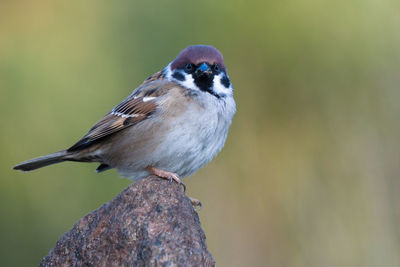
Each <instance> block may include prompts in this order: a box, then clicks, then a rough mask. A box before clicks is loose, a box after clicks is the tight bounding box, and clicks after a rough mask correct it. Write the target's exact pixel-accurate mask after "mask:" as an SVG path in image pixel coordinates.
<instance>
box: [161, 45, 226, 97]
mask: <svg viewBox="0 0 400 267" xmlns="http://www.w3.org/2000/svg"><path fill="white" fill-rule="evenodd" d="M164 73H165V76H166V78H167V79H169V80H171V81H174V82H177V83H178V84H180V85H182V86H183V87H185V88H187V89H191V90H197V91H203V92H207V93H210V94H212V95H213V96H215V97H217V98H224V97H226V96H228V95H232V84H231V82H230V80H229V77H228V74H227V72H226V68H225V64H224V59H223V57H222V54H221V52H219V51H218V50H217V49H216V48H215V47H212V46H208V45H193V46H189V47H187V48H185V49H184V50H182V51H181V52H180V53H179V55H178V56H177V57H176V59H175V60H174V61H172V62H171V63H170V64H168V66H167V67H166V68H165V69H164Z"/></svg>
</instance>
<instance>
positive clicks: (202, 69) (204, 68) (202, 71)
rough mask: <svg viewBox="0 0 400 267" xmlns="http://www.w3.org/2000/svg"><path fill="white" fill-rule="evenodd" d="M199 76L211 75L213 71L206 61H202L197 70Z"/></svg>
mask: <svg viewBox="0 0 400 267" xmlns="http://www.w3.org/2000/svg"><path fill="white" fill-rule="evenodd" d="M195 74H196V76H197V77H202V76H210V75H211V74H212V71H211V69H210V67H209V66H208V65H207V64H206V63H202V64H201V65H200V66H199V67H198V68H197V69H196V71H195Z"/></svg>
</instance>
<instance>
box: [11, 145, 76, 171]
mask: <svg viewBox="0 0 400 267" xmlns="http://www.w3.org/2000/svg"><path fill="white" fill-rule="evenodd" d="M69 154H70V153H69V152H67V151H66V150H63V151H59V152H55V153H52V154H49V155H46V156H42V157H37V158H34V159H31V160H27V161H24V162H21V163H20V164H18V165H16V166H14V168H13V169H14V170H21V171H24V172H27V171H32V170H36V169H39V168H42V167H44V166H47V165H51V164H55V163H60V162H63V161H65V160H67V158H66V156H67V155H69Z"/></svg>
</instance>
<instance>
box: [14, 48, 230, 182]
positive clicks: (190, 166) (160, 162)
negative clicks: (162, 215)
mask: <svg viewBox="0 0 400 267" xmlns="http://www.w3.org/2000/svg"><path fill="white" fill-rule="evenodd" d="M235 113H236V103H235V100H234V98H233V86H232V83H231V81H230V78H229V76H228V73H227V69H226V66H225V63H224V59H223V56H222V54H221V52H220V51H219V50H218V49H216V48H215V47H213V46H209V45H192V46H188V47H186V48H185V49H183V50H182V51H181V52H180V53H179V54H178V56H177V57H176V58H175V59H174V60H173V61H172V62H170V63H169V64H168V65H167V66H166V67H165V68H164V69H162V70H161V71H159V72H156V73H155V74H153V75H151V76H150V77H149V78H147V79H146V80H145V81H144V82H143V83H142V84H141V85H139V87H137V88H136V89H134V90H133V92H132V93H131V94H130V95H129V96H128V97H127V98H126V99H125V100H123V101H122V102H121V103H120V104H119V105H117V106H115V107H114V108H113V109H112V110H111V111H110V112H109V113H107V114H106V115H105V116H104V117H103V118H102V119H101V120H100V121H98V122H97V123H96V124H95V125H94V126H93V127H92V128H91V129H90V130H89V131H88V132H87V134H86V135H85V136H83V137H82V138H81V139H80V140H79V141H78V142H76V143H75V144H74V145H72V146H71V147H69V148H68V149H65V150H62V151H59V152H55V153H52V154H48V155H46V156H41V157H37V158H34V159H31V160H27V161H24V162H22V163H20V164H18V165H16V166H14V167H13V169H15V170H21V171H32V170H35V169H38V168H41V167H44V166H48V165H51V164H55V163H60V162H64V161H77V162H97V163H99V166H98V167H97V169H96V171H97V172H103V171H106V170H109V169H112V168H115V169H116V170H117V171H118V173H119V174H120V175H121V176H123V177H127V178H129V179H131V180H133V181H136V180H140V179H143V178H145V177H148V176H150V175H156V176H158V177H160V178H164V179H169V180H170V181H172V180H175V181H176V182H177V183H179V184H182V185H183V187H184V189H186V187H185V185H184V184H183V183H182V180H181V179H182V178H183V177H185V176H189V175H191V174H193V173H194V172H196V171H197V170H198V169H199V168H201V167H202V166H204V165H205V164H207V163H208V162H210V161H211V160H212V159H213V158H214V157H215V156H216V155H217V154H218V153H219V152H220V150H221V149H222V148H223V146H224V144H225V141H226V139H227V135H228V131H229V128H230V125H231V123H232V120H233V117H234V115H235Z"/></svg>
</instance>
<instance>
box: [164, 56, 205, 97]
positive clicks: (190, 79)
mask: <svg viewBox="0 0 400 267" xmlns="http://www.w3.org/2000/svg"><path fill="white" fill-rule="evenodd" d="M170 65H171V63H170V64H168V66H167V67H166V68H165V70H164V71H165V77H166V78H167V79H168V80H170V81H174V82H176V83H179V84H180V85H182V86H183V87H186V88H189V89H192V90H198V91H199V90H200V89H199V88H198V87H197V85H196V84H195V83H194V79H193V77H192V75H188V74H186V73H185V72H183V71H181V72H180V73H181V74H182V75H183V76H184V77H185V80H184V81H179V80H177V79H175V78H174V77H172V71H171V66H170Z"/></svg>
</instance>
